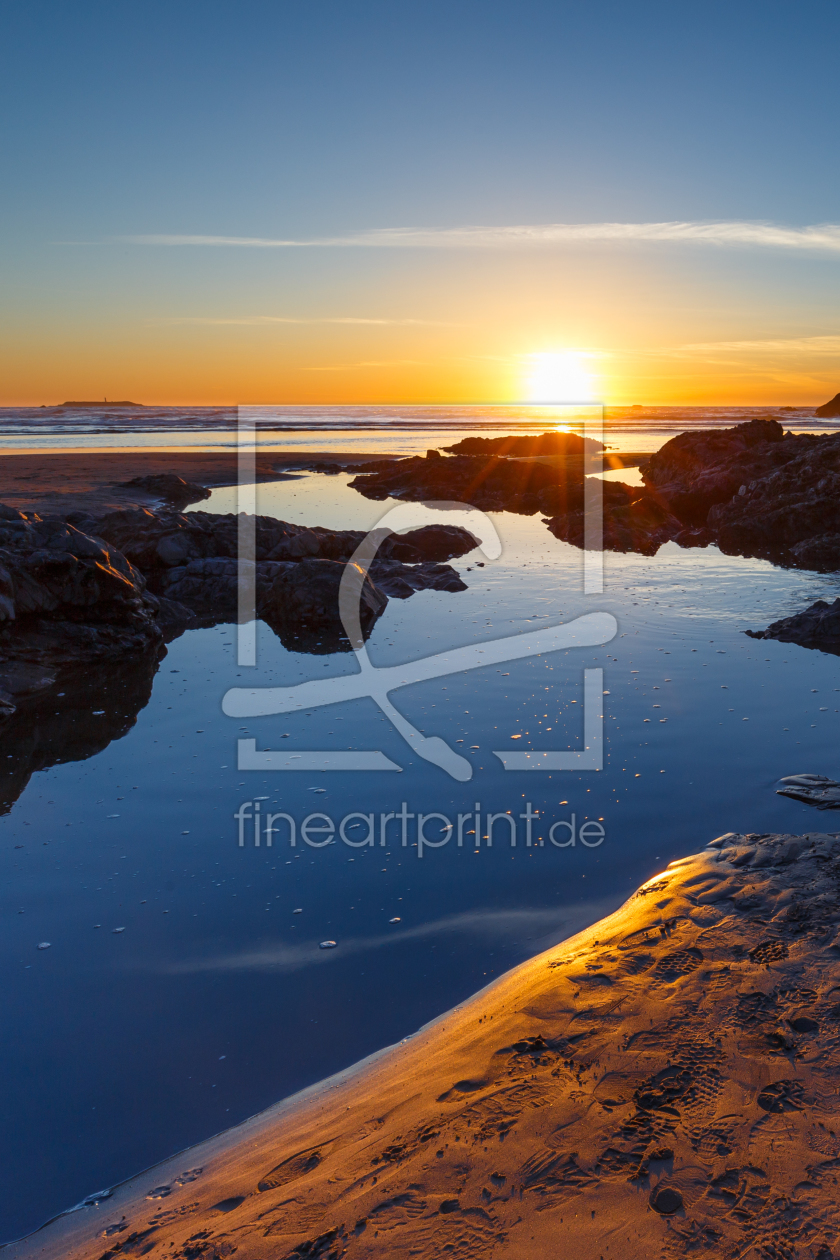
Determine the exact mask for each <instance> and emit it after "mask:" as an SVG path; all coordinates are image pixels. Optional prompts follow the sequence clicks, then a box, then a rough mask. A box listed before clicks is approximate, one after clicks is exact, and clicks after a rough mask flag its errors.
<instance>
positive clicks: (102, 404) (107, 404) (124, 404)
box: [56, 398, 146, 411]
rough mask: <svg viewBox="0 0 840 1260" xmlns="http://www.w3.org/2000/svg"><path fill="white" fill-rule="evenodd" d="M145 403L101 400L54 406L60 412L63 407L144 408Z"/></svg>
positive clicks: (64, 403)
mask: <svg viewBox="0 0 840 1260" xmlns="http://www.w3.org/2000/svg"><path fill="white" fill-rule="evenodd" d="M145 405H146V404H145V403H136V402H127V401H126V400H125V399H123V400H122V401H121V402H109V401H108V399H107V398H103V399H101V400H98V401H96V402H63V403H58V404H57V405H56V411H61V410H63V408H65V407H99V408H100V409H102V410H104V409H106V408H107V409H110V408H113V407H145Z"/></svg>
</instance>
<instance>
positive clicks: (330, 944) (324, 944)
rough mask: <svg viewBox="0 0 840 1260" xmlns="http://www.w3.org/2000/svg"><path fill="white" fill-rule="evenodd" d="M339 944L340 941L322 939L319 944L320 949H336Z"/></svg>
mask: <svg viewBox="0 0 840 1260" xmlns="http://www.w3.org/2000/svg"><path fill="white" fill-rule="evenodd" d="M337 944H338V941H321V944H320V945H319V946H318V948H319V949H335V947H336V945H337Z"/></svg>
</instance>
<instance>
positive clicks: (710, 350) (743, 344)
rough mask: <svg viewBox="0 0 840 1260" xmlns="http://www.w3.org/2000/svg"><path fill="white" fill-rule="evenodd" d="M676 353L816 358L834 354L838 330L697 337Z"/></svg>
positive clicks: (838, 348) (839, 346)
mask: <svg viewBox="0 0 840 1260" xmlns="http://www.w3.org/2000/svg"><path fill="white" fill-rule="evenodd" d="M675 353H678V354H688V355H693V354H702V355H705V354H772V355H776V356H778V355H788V354H792V355H796V356H797V357H807V356H809V355H813V356H816V357H818V358H821V357H826V358H837V356H838V355H840V334H838V333H829V334H826V335H820V336H817V337H778V338H774V339H768V340H766V341H698V342H694V343H690V344H689V345H685V346H679V347H678V349H677V350H676V351H675Z"/></svg>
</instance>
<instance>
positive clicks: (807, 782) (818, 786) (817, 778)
mask: <svg viewBox="0 0 840 1260" xmlns="http://www.w3.org/2000/svg"><path fill="white" fill-rule="evenodd" d="M779 782H780V783H781V784H783V786H782V787H780V788H776V795H777V796H789V797H790V798H791V800H794V801H802V803H803V804H804V805H814V806H816V808H817V809H840V783H838V782H837V780H836V779H829V778H826V776H825V775H824V774H789V775H787V776H786V777H785V778H784V779H780V780H779Z"/></svg>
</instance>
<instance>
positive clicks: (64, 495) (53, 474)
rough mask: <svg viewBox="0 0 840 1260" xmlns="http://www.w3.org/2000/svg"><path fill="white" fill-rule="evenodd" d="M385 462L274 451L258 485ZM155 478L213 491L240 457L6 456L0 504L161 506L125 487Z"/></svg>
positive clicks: (260, 464)
mask: <svg viewBox="0 0 840 1260" xmlns="http://www.w3.org/2000/svg"><path fill="white" fill-rule="evenodd" d="M383 458H388V457H387V456H383V455H382V454H381V453H375V454H370V455H367V454H364V453H362V454H356V453H354V454H353V455H340V454H336V453H335V452H334V451H331V452H326V453H324V454H321V453H318V452H315V453H313V452H309V451H307V452H305V453H303V452H301V451H272V452H271V453H270V454H257V456H256V480H257V481H261V482H262V481H280V480H282V479H283V476H284V475H285V474H284V472H283V469H284V468H286V467H287V466H289V465H293V464H300V463H303V462H311V461H313V460H322V461H323V462H325V463H339V464H344V463H349V462H360V461H363V460H367V459H383ZM156 473H174V474H175V475H176V476H178V477H183V479H184V481H192V482H195V483H197V484H198V485H202V486H208V487H211V486H232V485H236V483H237V481H238V462H237V452H236V451H235V450H231V451H223V452H217V451H192V450H186V451H181V450H175V449H172V448H161V449H159V450H138V451H125V450H113V451H103V450H85V451H21V452H11V453H9V452H7V453H4V454H3V455H2V457H0V503H5V504H7V505H8V506H9V507H16V508H20V509H22V510H24V511H26V510H27V509H30V510H33V511H36V512H39V513H40V514H41V515H45V514H47V513H57V514H61V513H64V512H73V511H87V512H109V511H114V510H116V509H119V508H130V507H138V506H143V507H148V506H150V505H152V504H153V503H154V502H156V500H155V498H154V496H153V495H149V494H144V493H143V492H140V491H138V490H137V489H136V488H134V489H132V488H128V489H126V488H125V487H123V486H121V484H120V483H123V482H126V481H130V480H131V479H132V478H134V477H146V476H149V475H151V474H156Z"/></svg>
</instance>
